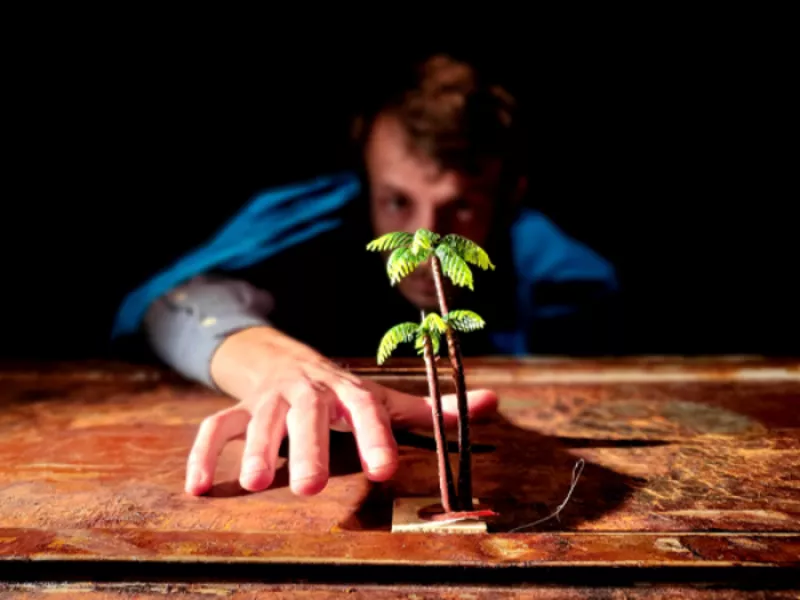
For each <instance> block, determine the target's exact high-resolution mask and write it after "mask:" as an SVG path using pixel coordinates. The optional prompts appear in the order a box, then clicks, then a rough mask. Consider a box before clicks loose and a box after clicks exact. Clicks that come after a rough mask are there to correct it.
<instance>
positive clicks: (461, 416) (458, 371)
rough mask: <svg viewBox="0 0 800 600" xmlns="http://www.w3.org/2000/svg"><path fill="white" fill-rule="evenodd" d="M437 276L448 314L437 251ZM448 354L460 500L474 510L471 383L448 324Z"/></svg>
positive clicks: (434, 258) (441, 305)
mask: <svg viewBox="0 0 800 600" xmlns="http://www.w3.org/2000/svg"><path fill="white" fill-rule="evenodd" d="M431 266H432V267H433V279H434V282H435V283H436V296H437V297H438V299H439V310H440V312H441V315H442V316H443V317H444V316H446V315H447V313H448V312H450V311H449V309H448V308H447V298H446V297H445V295H444V277H443V276H442V264H441V262H439V258H438V257H437V256H436V255H435V254H434V255H433V256H432V257H431ZM447 354H448V356H449V357H450V363H451V364H452V365H453V383H454V384H455V387H456V397H457V398H458V501H459V506H460V508H461V510H465V511H470V510H472V509H473V506H472V447H471V445H470V442H469V407H468V406H467V386H466V382H465V381H464V365H463V363H462V361H461V348H460V346H459V343H458V338H457V336H456V333H455V331H453V329H452V328H451V327H448V328H447Z"/></svg>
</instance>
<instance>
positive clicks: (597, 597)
mask: <svg viewBox="0 0 800 600" xmlns="http://www.w3.org/2000/svg"><path fill="white" fill-rule="evenodd" d="M0 594H2V597H3V598H14V599H16V600H72V599H78V600H125V599H130V600H133V599H136V600H162V599H163V598H166V597H169V598H181V599H184V600H209V599H211V598H218V599H227V600H256V599H258V598H265V597H268V598H272V599H277V600H281V599H290V598H298V599H300V600H327V599H329V598H343V597H344V598H348V599H350V600H384V599H389V598H404V599H405V600H491V599H496V600H506V599H508V598H516V599H519V600H556V599H558V600H562V599H563V600H601V599H602V600H655V599H659V600H695V599H702V600H740V599H747V600H749V599H751V598H752V599H754V600H755V599H757V600H797V598H798V593H797V592H793V591H772V592H768V593H765V592H763V591H743V590H734V589H696V588H689V587H678V586H666V587H660V588H653V589H646V588H645V589H642V588H630V589H612V588H598V587H585V588H581V587H569V586H558V587H545V586H539V587H536V588H534V589H519V588H505V589H504V588H485V587H484V588H480V587H479V588H468V589H465V588H464V587H444V586H425V587H422V586H389V588H388V589H387V588H386V587H379V586H358V587H353V586H313V587H311V586H302V585H249V584H242V585H220V584H213V585H207V584H199V585H180V584H178V585H176V584H121V585H98V584H91V583H87V584H63V583H57V584H52V585H49V586H47V587H46V588H41V586H39V585H3V584H0Z"/></svg>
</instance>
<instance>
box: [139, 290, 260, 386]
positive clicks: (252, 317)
mask: <svg viewBox="0 0 800 600" xmlns="http://www.w3.org/2000/svg"><path fill="white" fill-rule="evenodd" d="M272 308H273V298H272V296H271V295H270V294H269V293H268V292H266V291H264V290H260V289H258V288H256V287H254V286H252V285H250V284H249V283H247V282H244V281H239V280H235V279H220V278H212V277H206V276H202V277H197V278H195V279H192V280H191V281H189V282H187V283H185V284H183V285H180V286H178V287H176V288H175V289H173V290H171V291H170V292H169V293H168V294H165V295H164V296H162V297H161V298H159V299H158V300H156V301H155V302H154V303H153V304H152V305H151V306H150V308H149V309H148V311H147V315H146V316H145V319H144V331H145V335H146V337H147V340H148V342H149V344H150V347H151V348H152V349H153V351H154V352H155V353H156V355H157V356H158V357H159V358H160V359H161V360H163V361H164V362H165V363H166V364H167V365H169V366H170V367H172V368H173V369H175V370H176V371H177V372H178V373H180V374H181V375H183V376H184V377H187V378H189V379H193V380H195V381H199V382H201V383H203V384H205V385H207V386H209V387H214V382H213V381H212V379H211V372H210V366H211V357H212V356H213V354H214V352H215V351H216V349H217V348H218V347H219V345H220V344H222V342H223V341H224V340H225V338H226V337H227V336H228V335H230V334H232V333H235V332H237V331H241V330H242V329H246V328H248V327H257V326H262V325H268V324H269V322H268V321H267V319H266V317H267V315H268V313H269V312H270V311H271V310H272Z"/></svg>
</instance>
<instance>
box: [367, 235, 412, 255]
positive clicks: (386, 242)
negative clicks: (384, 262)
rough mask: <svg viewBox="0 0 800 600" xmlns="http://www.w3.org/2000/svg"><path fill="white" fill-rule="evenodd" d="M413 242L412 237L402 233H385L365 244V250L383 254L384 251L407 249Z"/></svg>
mask: <svg viewBox="0 0 800 600" xmlns="http://www.w3.org/2000/svg"><path fill="white" fill-rule="evenodd" d="M413 241H414V236H413V235H412V234H410V233H406V232H404V231H395V232H392V233H387V234H385V235H382V236H381V237H379V238H377V239H374V240H372V241H371V242H370V243H369V244H367V250H369V251H371V252H383V251H385V250H395V249H397V248H403V247H408V246H410V245H411V243H412V242H413Z"/></svg>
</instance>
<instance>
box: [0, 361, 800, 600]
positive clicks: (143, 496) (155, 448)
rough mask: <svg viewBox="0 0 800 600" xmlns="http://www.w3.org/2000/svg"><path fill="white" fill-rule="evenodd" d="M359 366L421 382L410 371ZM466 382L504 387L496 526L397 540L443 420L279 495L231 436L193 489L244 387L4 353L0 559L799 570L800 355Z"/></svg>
mask: <svg viewBox="0 0 800 600" xmlns="http://www.w3.org/2000/svg"><path fill="white" fill-rule="evenodd" d="M342 362H343V363H345V364H348V366H350V367H351V368H353V369H354V370H355V371H356V372H359V373H361V374H362V375H364V376H365V377H371V378H374V379H376V380H378V381H381V382H382V383H385V384H387V385H391V386H394V387H397V388H399V389H403V390H405V391H409V392H415V393H425V390H426V384H425V381H424V372H423V371H422V370H421V369H420V368H419V367H418V366H415V365H414V363H403V362H402V361H396V362H394V363H393V364H392V365H390V366H389V367H388V368H387V369H384V370H375V369H374V368H373V367H372V366H371V365H370V361H357V360H343V361H342ZM444 382H445V388H446V389H449V388H450V385H449V383H447V381H446V375H445V380H444ZM468 384H469V387H472V388H476V387H491V388H493V389H495V390H496V391H497V392H498V394H499V396H500V399H501V410H500V413H499V414H498V416H497V417H496V418H494V419H492V420H491V421H490V422H488V423H484V424H480V425H475V426H474V428H473V436H474V444H475V449H474V453H475V454H474V482H475V492H476V495H477V496H479V497H480V498H482V499H483V500H485V501H487V502H489V503H490V504H492V505H493V506H494V507H495V509H496V510H497V511H498V512H500V513H501V516H500V518H498V519H497V520H496V521H495V522H494V523H492V524H491V526H490V533H489V534H488V535H469V536H452V535H450V536H445V535H431V534H391V533H389V529H390V523H391V502H392V498H393V497H395V496H396V495H412V496H418V495H426V496H430V495H436V494H437V492H438V490H437V479H436V457H435V453H434V445H433V439H432V436H431V435H430V434H429V432H424V431H416V432H398V434H397V435H398V441H399V442H400V445H401V467H400V469H399V471H398V473H397V475H396V477H395V478H394V479H393V480H392V481H391V482H388V483H385V484H371V483H370V482H368V481H367V479H366V478H365V477H364V475H363V474H362V473H361V472H360V466H359V461H358V458H357V453H356V450H355V446H354V444H353V440H352V436H350V435H349V434H334V436H333V439H332V456H333V464H332V479H331V481H330V483H329V484H328V486H327V487H326V489H325V490H324V491H323V492H322V493H321V494H320V495H318V496H315V497H312V498H298V497H295V496H294V495H293V494H292V493H291V492H290V490H289V488H288V474H287V471H286V465H285V459H284V462H283V463H282V466H281V469H280V471H279V473H278V477H277V479H276V483H275V485H274V486H273V487H272V488H271V489H269V490H267V491H264V492H259V493H246V492H244V491H243V490H242V489H241V488H240V487H239V486H238V484H237V483H236V480H237V473H238V455H239V452H240V450H241V442H234V443H232V444H230V445H229V447H228V448H227V449H226V450H225V452H224V453H223V455H222V457H221V463H220V466H219V469H218V472H217V474H216V480H217V482H218V483H217V484H216V485H215V487H214V489H213V490H212V491H211V492H210V493H209V494H208V495H206V496H204V497H200V498H194V497H190V496H188V495H186V494H184V492H183V476H184V467H185V460H186V455H187V452H188V449H189V447H190V446H191V443H192V440H193V437H194V434H195V432H196V430H197V427H198V425H199V423H200V421H201V420H202V419H203V418H204V417H205V416H206V415H208V414H210V413H212V412H214V411H216V410H219V409H220V408H223V407H225V406H227V405H229V404H230V400H229V399H227V398H225V397H223V396H220V395H218V394H215V393H213V392H211V391H208V390H205V389H202V388H200V387H199V386H195V385H192V384H188V383H186V382H184V381H182V380H181V379H180V378H178V377H176V376H174V375H170V374H167V373H165V372H163V371H161V370H159V369H156V368H153V367H146V366H145V367H138V366H132V365H119V364H104V363H92V364H90V363H86V364H78V365H75V364H60V365H50V366H47V367H41V366H40V367H30V366H24V365H14V366H13V367H12V366H8V367H6V368H5V369H3V370H0V402H2V411H1V412H0V559H2V560H0V562H6V564H7V561H31V560H33V561H45V562H41V563H37V564H46V561H72V560H76V561H86V560H94V559H96V560H120V561H174V562H176V563H204V564H211V563H215V562H226V563H262V564H265V563H276V564H277V563H280V564H287V563H301V564H308V565H315V564H341V565H347V564H350V565H384V566H385V565H398V566H402V565H406V566H407V565H442V566H459V565H460V566H473V567H487V566H525V567H554V566H565V565H567V566H568V565H579V566H586V565H594V566H608V567H611V566H614V567H619V566H636V567H642V568H646V567H675V568H683V567H733V566H737V567H742V566H754V567H755V566H771V567H791V568H797V567H798V566H799V565H800V558H799V557H800V361H794V362H793V361H764V360H762V359H758V358H752V357H734V358H729V359H697V360H684V361H678V360H675V359H666V358H653V359H645V360H634V359H630V360H625V361H582V362H576V361H566V360H556V359H549V360H529V361H527V360H517V361H505V360H501V359H485V360H471V361H468ZM452 439H454V437H453V436H451V440H452ZM284 457H285V454H284ZM579 459H583V460H584V461H585V469H584V470H583V473H582V475H581V477H580V479H579V481H578V484H577V487H576V489H575V492H574V495H573V496H572V498H571V501H570V502H569V503H568V504H567V505H566V507H565V508H564V510H563V512H562V513H561V514H560V516H559V519H552V520H550V521H547V522H545V523H542V524H540V525H538V526H536V527H533V528H530V529H527V530H525V531H523V532H520V533H510V531H511V530H512V529H514V528H518V527H520V526H523V525H525V524H527V523H531V522H533V521H536V520H538V519H541V518H542V517H545V516H547V515H548V514H550V512H551V511H553V510H554V509H555V508H556V507H557V506H558V505H559V503H560V502H561V501H562V500H563V499H564V496H565V494H566V492H567V490H568V488H569V485H570V480H571V477H572V472H573V467H574V466H575V464H576V461H577V460H579ZM31 593H33V592H31ZM109 593H110V592H109ZM32 597H33V596H32ZM309 597H311V596H309ZM320 597H322V596H320ZM575 597H583V596H575ZM718 597H724V596H718Z"/></svg>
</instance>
